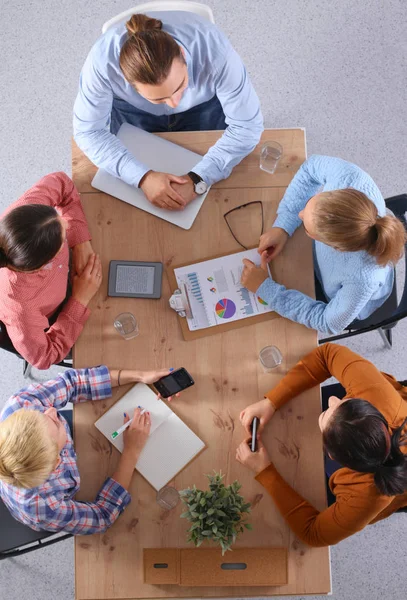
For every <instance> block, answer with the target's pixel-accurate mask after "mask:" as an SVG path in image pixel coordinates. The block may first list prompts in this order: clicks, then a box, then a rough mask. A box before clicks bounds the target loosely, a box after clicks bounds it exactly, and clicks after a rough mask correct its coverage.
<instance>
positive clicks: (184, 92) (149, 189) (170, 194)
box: [74, 11, 263, 210]
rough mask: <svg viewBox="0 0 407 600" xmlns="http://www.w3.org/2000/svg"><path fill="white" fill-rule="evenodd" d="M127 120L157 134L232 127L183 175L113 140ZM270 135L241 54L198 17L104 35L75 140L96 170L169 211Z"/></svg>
mask: <svg viewBox="0 0 407 600" xmlns="http://www.w3.org/2000/svg"><path fill="white" fill-rule="evenodd" d="M168 57H169V62H168V60H167V59H168ZM172 57H173V58H172ZM166 63H168V64H166ZM125 75H126V76H125ZM123 122H129V123H131V124H133V125H136V126H138V127H141V128H142V129H145V130H147V131H154V132H157V131H181V130H184V131H191V130H197V129H198V130H207V129H224V128H225V127H226V130H225V132H224V134H223V135H222V137H221V138H220V139H219V140H218V141H217V142H216V144H214V146H212V147H211V148H210V149H209V150H208V152H207V153H206V155H205V156H204V157H203V158H202V160H201V161H200V162H199V163H198V164H197V165H196V167H195V168H194V172H193V173H189V174H188V175H189V176H185V177H176V176H174V175H172V174H167V173H157V172H154V171H151V170H150V169H149V166H148V165H145V164H142V163H141V162H139V161H138V160H136V159H135V157H134V156H132V154H131V153H130V152H129V151H128V150H127V149H126V148H125V147H124V145H123V144H122V143H121V142H120V140H119V139H118V138H117V137H116V136H115V134H116V133H117V131H118V129H119V128H120V125H121V124H122V123H123ZM262 131H263V117H262V114H261V110H260V105H259V100H258V97H257V95H256V92H255V91H254V89H253V86H252V85H251V82H250V80H249V77H248V75H247V72H246V69H245V67H244V65H243V63H242V61H241V59H240V57H239V56H238V54H237V53H236V52H235V50H234V49H233V47H232V46H231V44H230V42H229V41H228V40H227V38H226V37H225V35H224V34H223V33H222V32H221V31H220V30H219V29H218V28H217V27H216V26H215V25H213V24H212V23H210V22H209V21H207V20H206V19H203V18H201V17H199V16H197V15H195V14H192V13H189V12H188V13H187V12H181V11H168V12H155V13H151V18H149V17H146V16H144V15H133V17H132V18H131V19H130V20H129V21H128V22H127V24H124V23H122V24H120V25H117V26H114V27H112V28H110V29H108V30H107V32H106V33H105V34H104V35H102V36H101V37H100V38H99V39H98V41H97V42H96V43H95V45H94V46H93V48H92V50H91V51H90V53H89V55H88V57H87V59H86V62H85V64H84V67H83V69H82V72H81V76H80V84H79V92H78V96H77V98H76V102H75V106H74V136H75V141H76V142H77V144H78V146H79V147H80V148H81V150H82V151H83V152H84V153H85V154H86V155H87V156H88V157H89V158H90V160H92V162H94V163H95V164H96V165H97V166H98V167H100V168H102V169H104V170H105V171H107V172H108V173H110V174H112V175H114V176H115V177H119V178H121V179H123V180H124V181H125V182H126V183H128V184H130V185H133V186H136V187H138V186H139V187H141V188H142V189H143V191H144V193H145V195H146V197H147V198H148V200H150V202H152V203H153V204H155V205H157V206H161V207H162V208H168V209H176V210H177V209H182V208H183V207H184V206H185V205H186V204H187V203H188V202H190V201H191V200H192V199H193V198H194V197H196V195H197V194H199V193H203V192H204V191H206V189H207V186H209V185H212V184H213V183H216V182H217V181H219V180H221V179H225V178H226V177H228V176H229V175H230V173H231V171H232V169H233V167H234V166H235V165H237V164H238V163H239V162H240V161H241V160H242V159H243V158H244V157H245V156H247V155H248V154H249V153H250V152H251V151H252V150H253V149H254V147H255V146H256V145H257V143H258V142H259V140H260V136H261V133H262Z"/></svg>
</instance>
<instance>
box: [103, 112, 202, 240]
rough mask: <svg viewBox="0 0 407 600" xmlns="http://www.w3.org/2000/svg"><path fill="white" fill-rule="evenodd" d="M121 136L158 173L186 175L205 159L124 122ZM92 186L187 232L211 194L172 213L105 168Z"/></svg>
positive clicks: (120, 130) (119, 132)
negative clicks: (159, 206)
mask: <svg viewBox="0 0 407 600" xmlns="http://www.w3.org/2000/svg"><path fill="white" fill-rule="evenodd" d="M117 137H118V138H119V140H120V141H121V142H122V143H123V144H124V145H125V146H126V148H127V149H128V150H129V151H130V152H131V153H132V155H133V156H134V157H135V158H137V160H139V161H140V162H142V163H143V164H145V165H147V166H148V167H150V168H151V169H153V170H154V171H161V172H163V173H172V174H173V175H185V174H186V173H188V171H193V169H194V167H195V166H196V165H197V164H198V163H199V161H200V160H201V159H202V156H201V155H200V154H196V153H195V152H191V151H190V150H186V149H185V148H182V147H181V146H178V145H177V144H173V143H172V142H168V141H167V140H164V139H163V138H160V137H157V136H156V135H153V134H152V133H148V132H147V131H144V130H143V129H139V128H138V127H134V126H133V125H129V124H128V123H124V124H123V125H122V126H121V127H120V129H119V131H118V134H117ZM92 186H93V187H94V188H96V189H97V190H100V191H102V192H105V193H106V194H110V195H111V196H115V198H119V200H123V202H127V203H128V204H131V205H132V206H136V207H137V208H140V209H141V210H145V211H146V212H149V213H151V214H152V215H155V216H156V217H159V218H160V219H164V220H165V221H169V222H170V223H173V224H174V225H178V227H182V228H183V229H190V228H191V226H192V223H193V222H194V221H195V219H196V216H197V214H198V212H199V209H200V208H201V206H202V203H203V201H204V200H205V198H206V196H207V194H208V192H206V194H203V195H202V196H198V197H197V198H195V200H193V201H192V202H191V203H190V204H188V206H187V207H186V208H185V209H184V210H182V211H172V210H165V209H163V208H158V207H157V206H154V205H153V204H151V202H149V201H148V200H147V198H146V197H145V195H144V192H143V191H142V190H141V189H139V188H136V187H133V186H131V185H128V184H127V183H125V182H124V181H122V180H121V179H117V178H116V177H113V175H109V174H108V173H106V171H103V170H102V169H99V170H98V172H97V173H96V175H95V177H94V178H93V181H92ZM208 191H209V190H208Z"/></svg>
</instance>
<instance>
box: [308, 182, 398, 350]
mask: <svg viewBox="0 0 407 600" xmlns="http://www.w3.org/2000/svg"><path fill="white" fill-rule="evenodd" d="M386 206H387V207H388V208H389V209H390V210H391V211H392V212H393V213H394V214H395V216H396V217H398V218H399V219H400V220H401V221H402V222H403V224H404V227H406V229H407V221H406V212H407V194H401V195H400V196H393V197H392V198H387V200H386ZM404 261H405V264H406V274H407V244H406V248H405V253H404ZM315 293H316V298H317V300H321V301H322V302H328V300H327V299H326V297H325V295H324V293H323V290H322V288H321V285H320V283H319V282H318V280H317V279H316V278H315ZM405 317H407V276H406V278H405V281H404V289H403V295H402V297H401V300H400V303H399V304H397V287H396V276H395V274H394V285H393V290H392V292H391V294H390V296H389V298H387V300H386V301H385V302H384V304H382V306H380V307H379V308H378V309H377V310H376V311H375V312H374V313H373V314H372V315H370V317H368V318H367V319H363V321H358V320H356V321H353V323H351V324H350V325H349V327H347V328H346V330H347V332H346V333H341V334H339V335H334V336H331V337H328V338H324V339H320V340H319V343H320V344H324V343H325V342H334V341H335V340H342V339H344V338H348V337H353V336H354V335H361V334H362V333H367V332H368V331H374V330H377V331H378V332H379V334H380V336H381V337H382V339H383V341H384V343H385V344H386V347H387V348H389V349H390V348H391V347H392V328H393V327H395V326H396V324H397V323H398V321H401V319H404V318H405Z"/></svg>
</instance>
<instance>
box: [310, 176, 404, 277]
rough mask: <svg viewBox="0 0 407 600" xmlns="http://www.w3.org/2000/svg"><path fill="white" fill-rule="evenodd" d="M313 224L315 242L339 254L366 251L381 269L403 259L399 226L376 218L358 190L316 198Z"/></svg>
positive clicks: (390, 218)
mask: <svg viewBox="0 0 407 600" xmlns="http://www.w3.org/2000/svg"><path fill="white" fill-rule="evenodd" d="M313 222H314V227H315V233H316V235H317V236H318V240H319V241H321V242H323V243H325V244H327V245H328V246H333V247H334V248H336V249H337V250H341V251H342V252H357V251H358V250H366V252H368V253H369V254H370V255H372V256H374V257H375V258H376V261H377V263H378V264H379V265H382V266H383V265H387V264H388V263H393V264H395V263H396V262H397V261H398V260H399V259H400V258H401V256H402V255H403V250H404V245H405V243H406V231H405V229H404V226H403V224H402V222H401V221H400V220H399V219H397V218H396V217H394V216H392V215H386V216H384V217H379V215H378V212H377V208H376V206H375V204H374V203H373V202H372V201H371V200H370V199H369V198H368V197H367V196H366V195H365V194H363V192H359V191H358V190H354V189H352V188H348V189H344V190H335V191H333V192H322V193H321V194H318V198H317V202H316V203H315V208H314V213H313Z"/></svg>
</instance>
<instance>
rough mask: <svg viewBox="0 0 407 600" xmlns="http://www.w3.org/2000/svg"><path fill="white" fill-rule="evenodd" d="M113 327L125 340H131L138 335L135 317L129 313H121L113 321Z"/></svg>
mask: <svg viewBox="0 0 407 600" xmlns="http://www.w3.org/2000/svg"><path fill="white" fill-rule="evenodd" d="M114 327H115V329H116V331H118V332H119V333H120V335H121V336H122V337H124V339H125V340H131V339H132V338H135V337H137V336H138V334H139V329H138V323H137V320H136V317H135V316H134V315H132V314H131V313H121V314H120V315H118V316H117V317H116V318H115V320H114Z"/></svg>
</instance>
